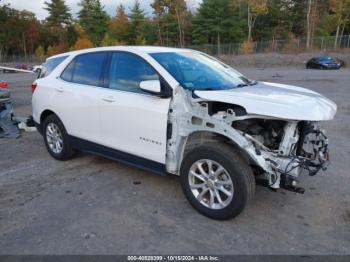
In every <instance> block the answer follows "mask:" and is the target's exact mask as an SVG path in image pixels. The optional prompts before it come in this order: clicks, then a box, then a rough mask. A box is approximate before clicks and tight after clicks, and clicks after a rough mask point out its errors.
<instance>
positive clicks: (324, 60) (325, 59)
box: [318, 56, 333, 62]
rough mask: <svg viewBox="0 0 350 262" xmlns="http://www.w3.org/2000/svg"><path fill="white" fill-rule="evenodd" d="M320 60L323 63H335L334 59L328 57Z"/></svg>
mask: <svg viewBox="0 0 350 262" xmlns="http://www.w3.org/2000/svg"><path fill="white" fill-rule="evenodd" d="M318 60H319V61H321V62H332V61H333V59H332V58H330V57H327V56H322V57H320V58H319V59H318Z"/></svg>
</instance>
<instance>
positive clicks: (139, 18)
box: [129, 0, 145, 44]
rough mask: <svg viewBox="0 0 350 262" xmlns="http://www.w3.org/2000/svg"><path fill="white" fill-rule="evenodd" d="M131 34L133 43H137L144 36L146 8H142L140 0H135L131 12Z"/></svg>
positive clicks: (130, 37)
mask: <svg viewBox="0 0 350 262" xmlns="http://www.w3.org/2000/svg"><path fill="white" fill-rule="evenodd" d="M129 19H130V34H129V40H130V43H131V44H137V42H139V39H142V38H144V32H143V25H144V21H145V10H143V9H141V7H140V2H139V1H138V0H135V3H134V5H133V7H132V8H131V10H130V14H129Z"/></svg>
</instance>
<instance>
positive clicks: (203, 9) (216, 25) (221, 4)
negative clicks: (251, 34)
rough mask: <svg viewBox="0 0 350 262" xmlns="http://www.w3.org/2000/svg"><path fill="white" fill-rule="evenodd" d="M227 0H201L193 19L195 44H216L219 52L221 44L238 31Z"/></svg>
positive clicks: (229, 40)
mask: <svg viewBox="0 0 350 262" xmlns="http://www.w3.org/2000/svg"><path fill="white" fill-rule="evenodd" d="M234 18H235V17H234V15H233V12H232V8H230V5H229V0H203V2H202V4H201V6H200V7H199V9H198V13H197V15H196V16H195V18H194V19H193V29H192V30H193V31H192V32H193V34H192V35H193V40H194V43H195V44H207V43H210V44H216V45H217V53H220V48H221V44H222V43H225V42H232V40H234V39H235V37H237V36H239V35H240V34H239V33H236V32H235V30H236V29H235V25H236V24H238V25H239V23H236V21H235V19H234Z"/></svg>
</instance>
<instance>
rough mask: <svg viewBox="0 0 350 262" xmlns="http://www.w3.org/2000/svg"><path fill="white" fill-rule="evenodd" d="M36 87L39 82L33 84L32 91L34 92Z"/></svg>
mask: <svg viewBox="0 0 350 262" xmlns="http://www.w3.org/2000/svg"><path fill="white" fill-rule="evenodd" d="M36 87H37V84H36V83H35V82H34V83H33V84H32V93H34V91H35V89H36Z"/></svg>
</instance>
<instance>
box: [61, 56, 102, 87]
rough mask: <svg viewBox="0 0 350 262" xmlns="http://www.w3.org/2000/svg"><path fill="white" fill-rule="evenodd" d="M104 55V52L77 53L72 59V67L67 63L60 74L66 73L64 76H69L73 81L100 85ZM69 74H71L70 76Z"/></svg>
mask: <svg viewBox="0 0 350 262" xmlns="http://www.w3.org/2000/svg"><path fill="white" fill-rule="evenodd" d="M106 57H107V53H106V52H100V53H88V54H83V55H79V56H77V57H76V58H75V59H74V68H72V67H71V66H70V65H69V66H68V67H67V68H66V70H65V71H64V72H63V74H62V76H65V75H66V76H65V77H66V78H68V79H69V78H71V82H74V83H78V84H84V85H91V86H102V81H101V80H102V72H103V67H104V64H105V60H106ZM69 70H71V73H70V72H69ZM66 71H68V72H66ZM69 74H72V76H71V77H70V76H69ZM68 81H69V80H68Z"/></svg>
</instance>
